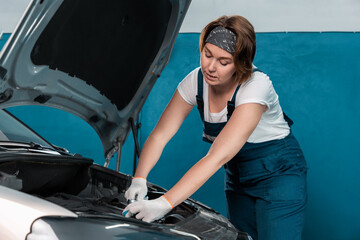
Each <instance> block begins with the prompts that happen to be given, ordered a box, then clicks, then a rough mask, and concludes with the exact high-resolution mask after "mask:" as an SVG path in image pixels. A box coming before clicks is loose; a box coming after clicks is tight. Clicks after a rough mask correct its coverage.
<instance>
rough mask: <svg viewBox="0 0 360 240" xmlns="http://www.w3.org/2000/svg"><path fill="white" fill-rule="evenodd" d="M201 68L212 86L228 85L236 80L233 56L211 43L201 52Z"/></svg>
mask: <svg viewBox="0 0 360 240" xmlns="http://www.w3.org/2000/svg"><path fill="white" fill-rule="evenodd" d="M201 68H202V71H203V74H204V77H205V81H206V82H207V83H208V84H209V85H210V86H221V85H227V84H230V83H233V82H234V80H235V79H234V78H235V76H234V73H235V64H234V60H233V56H232V55H231V54H230V53H228V52H227V51H225V50H224V49H222V48H219V47H218V46H215V45H213V44H211V43H206V44H205V46H204V48H203V50H202V52H201Z"/></svg>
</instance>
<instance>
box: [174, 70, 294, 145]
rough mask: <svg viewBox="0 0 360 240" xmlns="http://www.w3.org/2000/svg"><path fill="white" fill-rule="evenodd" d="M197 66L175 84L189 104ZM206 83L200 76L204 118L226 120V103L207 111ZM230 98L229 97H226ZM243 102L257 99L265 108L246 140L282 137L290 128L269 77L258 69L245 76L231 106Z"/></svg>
mask: <svg viewBox="0 0 360 240" xmlns="http://www.w3.org/2000/svg"><path fill="white" fill-rule="evenodd" d="M199 69H200V67H198V68H196V69H194V70H193V71H192V72H191V73H189V74H188V75H187V76H186V77H185V78H184V79H183V80H182V81H181V82H180V83H179V85H178V87H177V90H178V91H179V93H180V95H181V96H182V98H183V99H184V100H185V101H186V102H187V103H189V104H191V105H196V104H197V103H196V95H197V85H198V84H197V77H198V71H199ZM208 89H209V86H208V84H207V83H206V81H205V80H204V79H203V100H204V120H205V121H206V122H210V123H219V122H226V121H227V107H225V108H224V109H223V110H222V111H220V112H218V113H210V112H209V102H208V99H209V98H208V91H209V90H208ZM230 100H231V99H229V101H230ZM245 103H259V104H261V105H265V106H266V107H267V110H266V111H265V112H264V113H263V114H262V116H261V119H260V122H259V124H258V125H257V126H256V128H255V130H254V131H253V133H252V134H251V135H250V137H249V139H248V140H247V141H248V142H250V143H260V142H266V141H270V140H275V139H282V138H284V137H286V136H287V135H288V134H289V133H290V128H289V125H288V124H287V122H286V121H285V120H284V116H283V112H282V109H281V106H280V104H279V97H278V95H277V94H276V92H275V89H274V87H273V85H272V82H271V81H270V79H269V77H268V76H267V75H266V74H265V73H262V72H254V73H253V74H252V76H251V78H250V79H249V80H247V81H246V82H245V83H243V84H241V86H240V88H239V91H238V92H237V94H236V101H235V107H237V106H239V105H241V104H245Z"/></svg>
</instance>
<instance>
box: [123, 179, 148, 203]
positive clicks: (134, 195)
mask: <svg viewBox="0 0 360 240" xmlns="http://www.w3.org/2000/svg"><path fill="white" fill-rule="evenodd" d="M146 195H147V185H146V179H145V178H143V177H134V178H133V179H132V182H131V185H130V187H129V188H128V190H126V192H125V198H126V200H140V199H141V200H142V199H144V198H145V196H146Z"/></svg>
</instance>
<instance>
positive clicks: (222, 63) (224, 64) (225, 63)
mask: <svg viewBox="0 0 360 240" xmlns="http://www.w3.org/2000/svg"><path fill="white" fill-rule="evenodd" d="M220 64H221V65H223V66H226V65H228V64H229V63H228V62H221V61H220Z"/></svg>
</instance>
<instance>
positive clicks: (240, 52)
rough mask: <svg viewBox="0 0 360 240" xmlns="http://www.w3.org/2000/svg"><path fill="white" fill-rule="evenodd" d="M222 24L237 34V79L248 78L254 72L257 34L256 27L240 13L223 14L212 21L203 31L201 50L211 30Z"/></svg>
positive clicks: (235, 61) (242, 80)
mask: <svg viewBox="0 0 360 240" xmlns="http://www.w3.org/2000/svg"><path fill="white" fill-rule="evenodd" d="M217 26H221V27H224V28H226V29H229V30H230V31H232V32H233V33H234V34H235V35H236V49H235V52H234V55H233V56H234V64H235V69H236V70H235V79H237V80H238V81H240V83H243V82H245V81H246V80H248V79H249V78H250V76H251V74H252V62H253V60H254V57H255V52H256V35H255V30H254V27H253V26H252V25H251V23H250V22H249V21H248V20H247V19H246V18H244V17H242V16H239V15H233V16H222V17H219V18H218V19H216V20H214V21H212V22H210V23H209V24H208V25H207V26H206V27H205V28H204V29H203V30H202V32H201V35H200V51H202V50H203V49H204V46H205V43H206V42H205V40H206V38H207V37H208V35H209V33H210V32H211V30H213V29H214V28H215V27H217Z"/></svg>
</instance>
